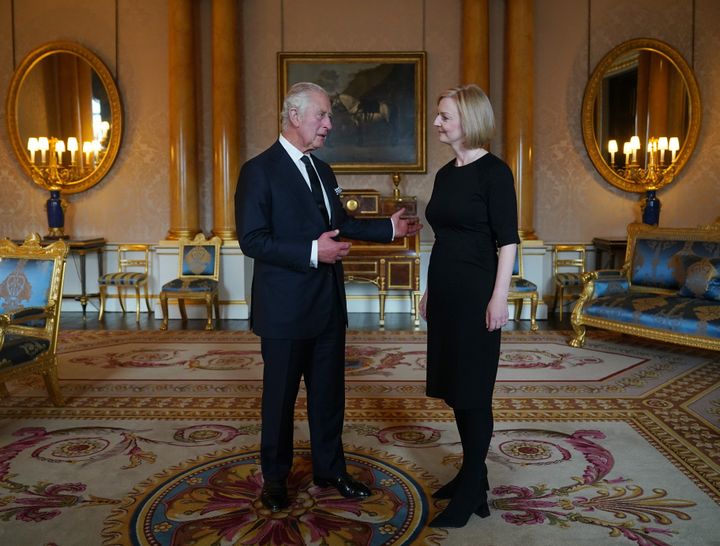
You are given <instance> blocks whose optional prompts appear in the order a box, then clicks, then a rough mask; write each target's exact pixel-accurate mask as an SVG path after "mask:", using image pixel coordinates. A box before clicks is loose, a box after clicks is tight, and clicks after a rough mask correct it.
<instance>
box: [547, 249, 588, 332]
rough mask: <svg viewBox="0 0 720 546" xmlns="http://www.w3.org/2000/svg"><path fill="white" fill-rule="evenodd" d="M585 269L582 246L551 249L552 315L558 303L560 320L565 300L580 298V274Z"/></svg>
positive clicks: (581, 284)
mask: <svg viewBox="0 0 720 546" xmlns="http://www.w3.org/2000/svg"><path fill="white" fill-rule="evenodd" d="M586 268H587V261H586V254H585V246H584V245H564V244H563V245H555V247H554V249H553V282H554V283H555V296H554V297H553V307H552V310H553V313H554V312H555V308H556V307H557V304H558V300H559V301H560V320H562V316H563V304H564V303H565V300H566V299H574V298H575V297H580V292H582V287H583V280H582V274H583V273H585V271H586Z"/></svg>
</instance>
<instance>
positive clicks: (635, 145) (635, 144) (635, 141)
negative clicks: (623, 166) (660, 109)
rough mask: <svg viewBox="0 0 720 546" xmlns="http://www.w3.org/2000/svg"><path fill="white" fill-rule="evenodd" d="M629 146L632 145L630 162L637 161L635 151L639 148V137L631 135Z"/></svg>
mask: <svg viewBox="0 0 720 546" xmlns="http://www.w3.org/2000/svg"><path fill="white" fill-rule="evenodd" d="M630 146H631V147H632V162H633V163H637V151H638V150H639V149H640V137H639V136H637V135H633V136H632V137H631V138H630Z"/></svg>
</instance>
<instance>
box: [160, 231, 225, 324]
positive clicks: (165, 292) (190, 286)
mask: <svg viewBox="0 0 720 546" xmlns="http://www.w3.org/2000/svg"><path fill="white" fill-rule="evenodd" d="M221 245H222V239H220V237H217V236H216V237H212V238H211V239H206V238H205V235H204V234H202V233H198V234H197V235H196V236H195V238H194V239H193V240H192V241H191V240H190V239H185V238H181V239H180V240H179V241H178V277H177V278H176V279H173V280H171V281H170V282H167V283H165V284H164V285H163V287H162V289H161V290H160V307H161V308H162V312H163V320H162V325H161V326H160V329H161V330H167V327H168V318H169V315H168V298H176V299H177V300H178V307H179V308H180V316H181V317H182V320H183V321H186V320H187V314H186V312H185V300H186V299H199V300H203V301H205V305H206V307H207V323H206V324H205V329H206V330H212V329H213V321H212V316H213V313H212V310H213V307H215V318H216V319H218V318H220V302H219V299H218V285H219V282H218V280H219V278H220V246H221Z"/></svg>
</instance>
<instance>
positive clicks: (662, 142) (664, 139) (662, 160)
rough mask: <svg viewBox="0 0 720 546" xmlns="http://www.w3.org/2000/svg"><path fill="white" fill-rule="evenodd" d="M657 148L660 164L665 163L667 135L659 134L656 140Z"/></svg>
mask: <svg viewBox="0 0 720 546" xmlns="http://www.w3.org/2000/svg"><path fill="white" fill-rule="evenodd" d="M657 149H658V151H659V152H660V153H659V154H658V155H659V157H660V165H663V164H664V163H665V150H667V149H668V139H667V137H664V136H661V137H660V138H658V141H657Z"/></svg>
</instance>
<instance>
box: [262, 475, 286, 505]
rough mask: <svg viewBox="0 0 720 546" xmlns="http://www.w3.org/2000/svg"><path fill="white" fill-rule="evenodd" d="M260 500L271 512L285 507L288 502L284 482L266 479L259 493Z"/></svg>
mask: <svg viewBox="0 0 720 546" xmlns="http://www.w3.org/2000/svg"><path fill="white" fill-rule="evenodd" d="M260 500H261V501H262V503H263V504H264V505H265V507H266V508H267V509H269V510H270V511H271V512H279V511H280V510H282V509H283V508H287V507H288V506H289V504H290V502H289V501H288V494H287V486H286V485H285V482H276V481H266V482H265V483H264V484H263V488H262V493H260Z"/></svg>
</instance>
